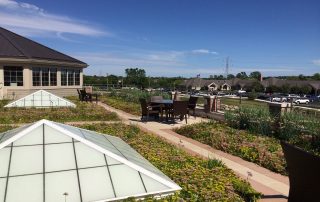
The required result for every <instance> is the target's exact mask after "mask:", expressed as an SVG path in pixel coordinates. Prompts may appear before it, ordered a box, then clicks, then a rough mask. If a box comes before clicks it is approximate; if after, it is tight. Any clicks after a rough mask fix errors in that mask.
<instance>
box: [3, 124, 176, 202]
mask: <svg viewBox="0 0 320 202" xmlns="http://www.w3.org/2000/svg"><path fill="white" fill-rule="evenodd" d="M42 125H47V126H49V127H51V128H54V129H55V130H57V131H59V132H61V133H62V134H64V135H67V136H69V137H71V138H73V139H74V140H77V141H79V142H81V143H83V144H84V145H86V146H88V147H90V148H93V149H95V150H96V151H99V152H101V153H102V154H104V155H106V156H109V157H111V158H113V159H115V160H117V161H119V162H120V163H123V164H124V165H127V166H129V167H130V168H132V169H134V170H136V171H138V172H140V173H142V174H144V175H146V176H148V177H150V178H152V179H154V180H156V181H157V182H159V183H162V184H163V185H165V186H167V187H169V189H167V190H162V191H155V192H147V193H142V194H136V195H128V196H121V197H116V198H112V199H105V200H100V201H96V202H102V201H113V200H121V199H125V198H128V197H135V198H143V197H145V196H149V195H153V196H154V197H155V198H160V197H163V196H166V195H170V194H172V193H173V192H175V191H179V190H181V187H180V186H178V185H177V184H175V183H174V182H173V181H169V180H167V179H165V178H163V177H161V176H159V175H157V174H156V173H153V172H151V171H149V170H147V169H145V168H143V167H141V166H139V165H137V164H135V163H133V162H131V161H129V160H127V159H125V158H124V157H122V156H119V155H117V154H114V153H112V152H110V151H108V150H107V149H104V148H102V147H100V146H98V145H96V144H94V143H93V142H91V141H89V140H87V139H85V138H83V137H81V136H79V135H77V134H75V133H73V132H70V131H69V130H67V129H64V128H63V127H61V126H59V125H58V124H56V123H54V122H51V121H48V120H40V121H38V122H36V123H34V124H32V125H30V126H29V127H26V128H25V129H24V130H22V131H20V132H18V133H17V134H15V135H14V136H12V137H11V138H9V139H7V140H5V141H4V142H0V149H2V148H4V147H6V146H8V145H10V144H11V143H13V142H15V141H16V140H18V139H20V138H22V137H24V136H25V135H27V134H28V133H29V132H31V131H33V130H34V129H36V128H38V127H40V126H42ZM78 129H80V128H78ZM80 130H85V129H80ZM79 132H80V131H79ZM101 135H103V134H101ZM119 139H120V138H119Z"/></svg>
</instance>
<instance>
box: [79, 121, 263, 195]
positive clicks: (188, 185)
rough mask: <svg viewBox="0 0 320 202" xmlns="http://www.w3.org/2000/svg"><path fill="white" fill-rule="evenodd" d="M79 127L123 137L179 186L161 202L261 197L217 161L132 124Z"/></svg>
mask: <svg viewBox="0 0 320 202" xmlns="http://www.w3.org/2000/svg"><path fill="white" fill-rule="evenodd" d="M81 127H83V128H86V129H89V130H94V131H98V132H101V133H104V134H111V135H114V136H118V137H120V138H122V139H123V140H124V141H126V142H127V143H128V144H130V145H131V146H132V147H133V148H134V149H135V150H137V151H138V152H139V153H140V154H141V155H142V156H144V157H145V158H146V159H147V160H149V161H150V162H151V163H152V164H153V165H155V166H156V167H157V168H159V169H160V170H161V171H162V172H164V173H165V174H166V175H168V176H169V177H170V178H171V179H172V180H173V181H175V182H176V183H177V184H179V185H180V186H181V187H182V191H181V192H180V193H178V194H177V195H175V196H173V197H169V199H166V200H162V201H181V200H180V199H184V200H185V201H255V200H256V199H257V198H258V197H259V196H260V195H259V194H258V193H257V192H255V191H254V190H253V189H252V188H251V186H250V185H249V184H248V183H247V182H245V181H243V180H241V179H240V178H238V177H237V176H236V175H235V174H234V173H233V171H231V170H230V169H228V168H226V167H225V166H224V165H223V164H222V163H221V162H220V161H217V160H209V161H208V160H204V159H202V158H199V157H195V156H191V155H189V154H187V153H186V152H184V151H183V150H181V149H179V148H177V147H176V146H174V145H171V144H169V143H167V142H166V141H165V140H163V139H162V138H159V137H157V136H154V135H152V134H148V133H145V132H142V131H140V130H139V128H137V127H135V126H127V125H124V124H95V125H83V126H81ZM149 201H152V200H149Z"/></svg>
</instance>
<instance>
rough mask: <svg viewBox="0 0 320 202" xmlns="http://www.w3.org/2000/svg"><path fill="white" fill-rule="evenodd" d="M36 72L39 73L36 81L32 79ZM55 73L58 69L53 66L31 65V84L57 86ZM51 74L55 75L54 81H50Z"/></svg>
mask: <svg viewBox="0 0 320 202" xmlns="http://www.w3.org/2000/svg"><path fill="white" fill-rule="evenodd" d="M36 72H38V74H39V76H38V78H39V79H38V81H37V83H36V81H35V79H34V78H35V77H36V75H35V73H36ZM57 74H58V70H57V68H55V67H52V68H51V67H32V86H57V83H58V77H57ZM54 75H55V76H54ZM53 76H54V77H55V82H52V81H53V80H52V77H53ZM44 78H46V79H45V80H44ZM35 84H36V85H35Z"/></svg>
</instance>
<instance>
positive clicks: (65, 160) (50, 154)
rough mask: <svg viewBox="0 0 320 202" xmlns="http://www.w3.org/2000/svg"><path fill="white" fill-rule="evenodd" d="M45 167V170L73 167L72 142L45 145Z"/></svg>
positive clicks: (74, 165)
mask: <svg viewBox="0 0 320 202" xmlns="http://www.w3.org/2000/svg"><path fill="white" fill-rule="evenodd" d="M45 167H46V172H51V171H58V170H69V169H75V168H76V164H75V157H74V152H73V145H72V143H64V144H51V145H46V146H45Z"/></svg>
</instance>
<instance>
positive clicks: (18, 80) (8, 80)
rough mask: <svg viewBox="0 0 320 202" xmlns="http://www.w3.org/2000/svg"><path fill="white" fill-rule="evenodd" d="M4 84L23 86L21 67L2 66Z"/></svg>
mask: <svg viewBox="0 0 320 202" xmlns="http://www.w3.org/2000/svg"><path fill="white" fill-rule="evenodd" d="M4 85H5V86H23V67H8V66H6V67H4Z"/></svg>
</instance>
